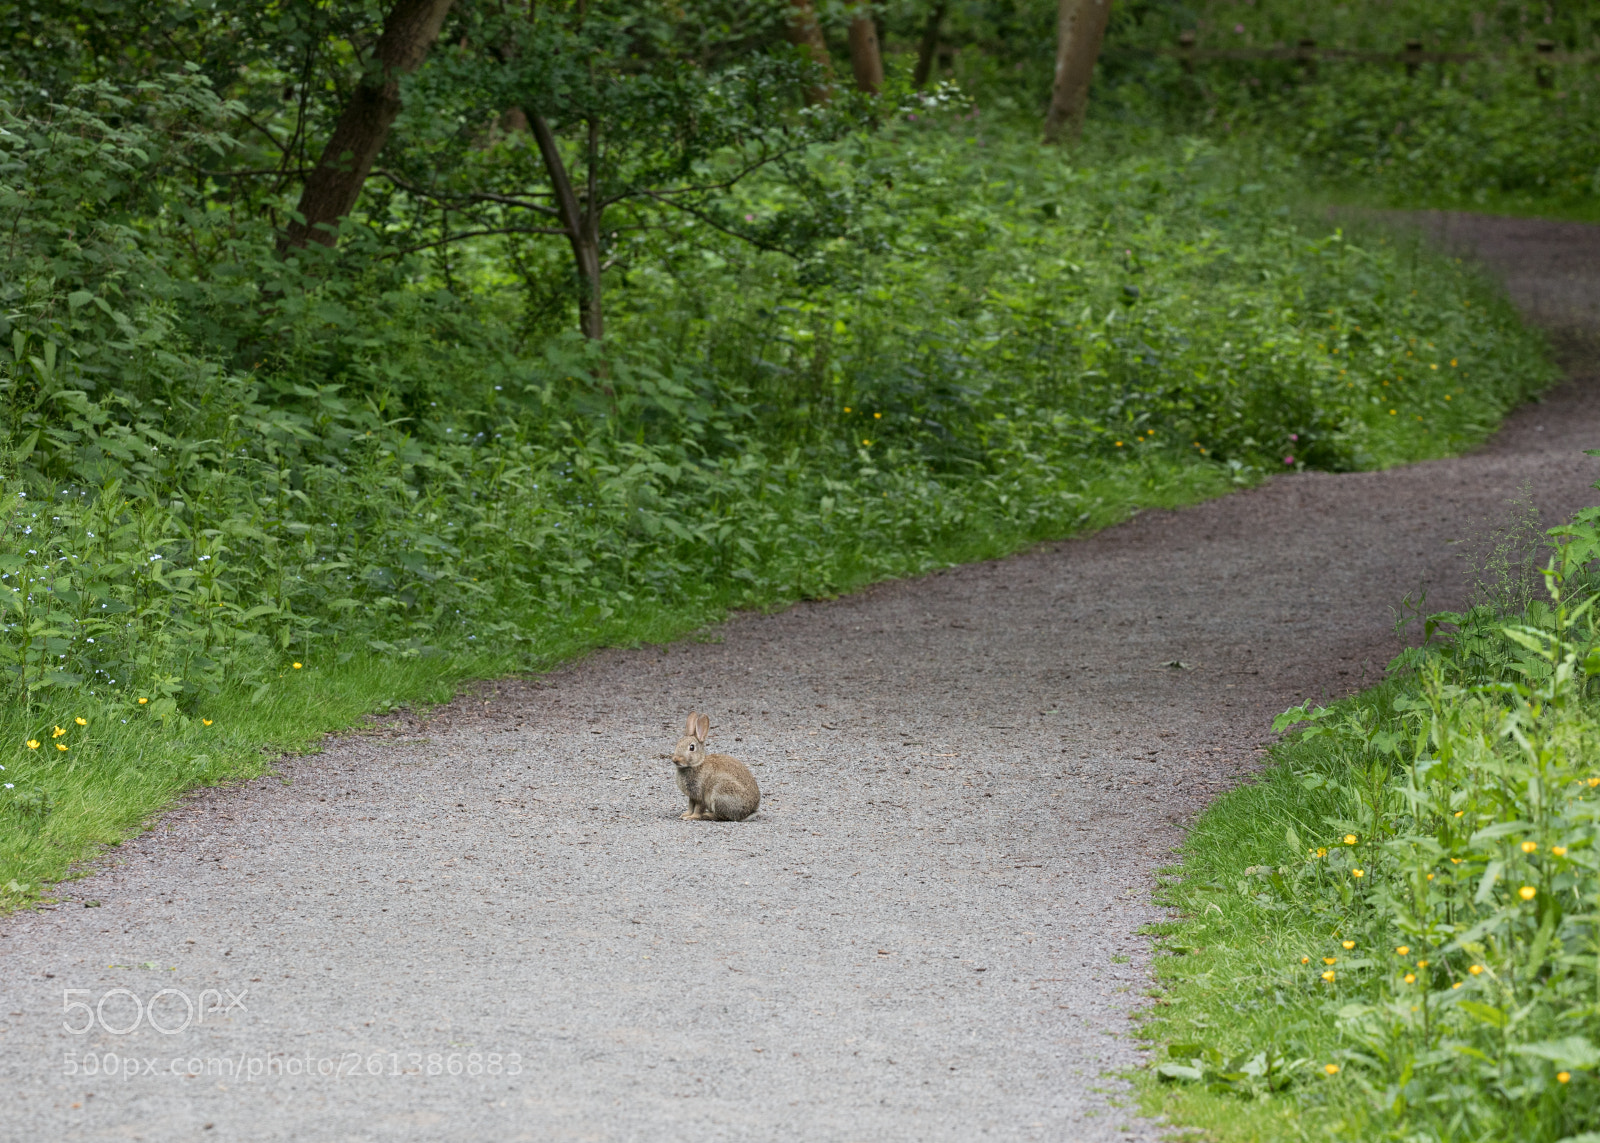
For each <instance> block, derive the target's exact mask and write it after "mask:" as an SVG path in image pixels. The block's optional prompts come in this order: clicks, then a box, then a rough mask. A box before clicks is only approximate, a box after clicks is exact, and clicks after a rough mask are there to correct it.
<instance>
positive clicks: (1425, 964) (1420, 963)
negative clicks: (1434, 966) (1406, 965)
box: [1417, 960, 1428, 968]
mask: <svg viewBox="0 0 1600 1143" xmlns="http://www.w3.org/2000/svg"><path fill="white" fill-rule="evenodd" d="M1417 967H1418V968H1427V967H1428V962H1427V961H1425V960H1419V961H1418V962H1417Z"/></svg>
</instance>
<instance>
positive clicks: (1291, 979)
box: [1134, 509, 1600, 1143]
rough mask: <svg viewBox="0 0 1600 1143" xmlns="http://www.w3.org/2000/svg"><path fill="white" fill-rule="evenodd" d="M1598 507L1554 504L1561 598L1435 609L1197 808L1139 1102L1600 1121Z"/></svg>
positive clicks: (1303, 1116)
mask: <svg viewBox="0 0 1600 1143" xmlns="http://www.w3.org/2000/svg"><path fill="white" fill-rule="evenodd" d="M1597 522H1600V510H1594V509H1590V510H1586V511H1584V512H1582V513H1579V515H1578V517H1577V518H1576V519H1575V521H1574V522H1573V523H1571V524H1569V525H1566V526H1564V527H1562V528H1558V529H1555V530H1554V531H1553V533H1552V536H1553V537H1554V539H1555V544H1554V545H1553V546H1554V552H1553V553H1552V555H1551V561H1550V564H1549V565H1548V568H1547V570H1546V572H1545V577H1546V580H1547V582H1548V585H1549V588H1550V592H1549V599H1548V601H1543V600H1537V599H1531V598H1529V596H1530V595H1531V593H1530V592H1527V591H1522V590H1520V589H1519V590H1518V591H1515V592H1511V593H1506V595H1505V596H1504V597H1503V598H1502V599H1501V600H1500V601H1499V602H1494V601H1492V600H1486V601H1484V602H1482V603H1480V604H1479V605H1478V606H1476V607H1474V608H1473V609H1472V610H1470V611H1468V612H1465V613H1441V614H1439V615H1436V616H1433V617H1430V619H1429V629H1430V630H1431V631H1433V632H1434V633H1435V634H1436V635H1438V633H1439V632H1443V633H1444V634H1443V635H1442V636H1440V637H1437V638H1435V639H1434V640H1432V641H1430V642H1429V643H1428V644H1426V645H1425V646H1423V647H1420V648H1416V649H1413V650H1411V651H1408V652H1406V653H1405V654H1403V655H1402V656H1401V657H1400V659H1399V660H1397V663H1396V664H1394V665H1393V666H1394V667H1396V668H1398V669H1397V670H1396V672H1395V674H1394V675H1393V676H1392V677H1391V678H1390V679H1389V680H1388V681H1386V682H1385V683H1383V684H1382V685H1380V686H1378V687H1376V688H1373V689H1372V690H1369V691H1367V692H1365V693H1363V694H1360V695H1357V696H1354V697H1352V698H1350V699H1348V700H1346V701H1344V702H1342V703H1338V704H1335V705H1334V706H1332V707H1330V708H1317V709H1314V710H1313V709H1311V708H1310V707H1309V705H1308V706H1307V707H1302V708H1297V709H1295V710H1293V711H1290V712H1286V713H1285V715H1283V716H1281V717H1280V718H1279V719H1278V720H1277V721H1276V723H1275V724H1274V725H1275V729H1284V728H1286V727H1288V726H1290V725H1295V724H1298V725H1300V726H1302V727H1303V729H1302V730H1301V731H1300V732H1299V733H1297V734H1295V735H1293V736H1292V737H1290V738H1288V739H1287V740H1285V741H1282V742H1280V743H1279V744H1278V745H1276V746H1275V747H1274V748H1273V750H1272V754H1271V761H1270V765H1269V766H1268V767H1267V769H1266V770H1265V772H1264V773H1263V774H1262V775H1261V776H1260V778H1259V779H1258V780H1257V781H1256V782H1254V783H1252V784H1250V785H1248V786H1245V787H1241V788H1240V789H1237V790H1234V791H1233V792H1231V793H1229V794H1227V795H1225V796H1224V797H1223V798H1221V799H1219V800H1218V801H1217V802H1216V803H1215V804H1214V805H1213V806H1212V807H1211V808H1210V809H1209V810H1207V812H1206V813H1205V814H1204V815H1203V816H1202V817H1201V819H1200V820H1199V822H1197V823H1196V825H1195V827H1194V829H1193V830H1192V832H1191V834H1190V836H1189V838H1188V840H1187V842H1186V844H1185V846H1184V850H1183V861H1182V864H1181V865H1180V866H1179V867H1177V868H1176V869H1173V870H1170V871H1168V872H1169V874H1170V880H1167V881H1165V882H1164V884H1163V886H1162V888H1161V890H1160V896H1159V900H1161V901H1162V903H1164V904H1166V905H1168V906H1171V907H1173V908H1176V909H1177V910H1179V911H1180V912H1181V914H1182V918H1181V919H1180V920H1178V921H1177V922H1175V923H1171V924H1167V925H1162V926H1159V927H1158V928H1157V930H1156V935H1157V936H1158V938H1159V947H1160V948H1161V950H1162V951H1163V953H1164V954H1165V955H1162V956H1159V957H1158V958H1157V960H1156V969H1155V975H1156V978H1157V982H1158V989H1157V991H1156V992H1155V994H1154V996H1153V1000H1154V1003H1153V1004H1152V1006H1151V1007H1150V1008H1149V1009H1147V1010H1146V1011H1145V1013H1144V1020H1143V1025H1142V1033H1143V1035H1144V1036H1146V1037H1147V1038H1148V1039H1149V1040H1150V1041H1151V1042H1152V1043H1153V1045H1154V1046H1155V1047H1156V1048H1157V1057H1156V1059H1155V1061H1154V1062H1153V1064H1152V1067H1151V1068H1150V1069H1149V1070H1146V1071H1143V1072H1140V1073H1137V1074H1136V1075H1135V1076H1134V1081H1135V1083H1136V1085H1137V1087H1138V1091H1139V1096H1140V1101H1141V1106H1142V1108H1143V1109H1144V1110H1145V1111H1146V1112H1147V1113H1149V1114H1158V1115H1162V1116H1165V1117H1166V1119H1167V1120H1168V1121H1169V1122H1171V1123H1175V1124H1181V1125H1184V1126H1186V1127H1196V1128H1200V1129H1203V1130H1204V1131H1206V1132H1207V1133H1208V1134H1209V1135H1210V1137H1212V1138H1214V1139H1218V1140H1224V1141H1228V1143H1233V1141H1243V1140H1258V1139H1259V1140H1267V1139H1295V1140H1329V1141H1330V1143H1331V1141H1333V1140H1348V1139H1370V1140H1395V1141H1400V1140H1405V1141H1407V1143H1413V1141H1415V1143H1446V1141H1450V1143H1454V1141H1458V1140H1459V1141H1467V1140H1473V1141H1476V1140H1491V1139H1494V1140H1498V1139H1519V1140H1529V1141H1530V1143H1579V1141H1583V1143H1588V1141H1590V1140H1592V1139H1594V1138H1595V1137H1596V1136H1595V1135H1594V1134H1592V1132H1593V1131H1594V1130H1595V1128H1596V1126H1597V1124H1600V1080H1597V1076H1596V1073H1597V1072H1600V1002H1597V999H1596V998H1597V995H1600V991H1597V990H1600V960H1597V954H1600V939H1597V930H1596V927H1595V922H1596V912H1595V905H1596V901H1597V899H1600V852H1597V847H1600V801H1597V799H1600V768H1597V767H1596V765H1595V761H1594V759H1595V753H1594V743H1595V742H1596V741H1597V740H1600V681H1597V680H1600V623H1597V619H1596V615H1595V609H1596V606H1597V605H1600V595H1597V594H1596V592H1595V589H1594V582H1593V578H1592V575H1593V573H1592V571H1591V570H1590V569H1592V567H1593V564H1594V562H1595V560H1596V557H1597V556H1600V528H1597ZM1492 568H1493V565H1491V570H1492ZM1533 578H1534V579H1535V580H1537V578H1538V577H1537V574H1536V575H1535V576H1534V577H1533ZM1511 581H1512V582H1514V581H1515V577H1511ZM1517 596H1520V599H1519V598H1515V597H1517ZM1508 598H1510V599H1511V603H1512V604H1514V605H1508V603H1507V599H1508Z"/></svg>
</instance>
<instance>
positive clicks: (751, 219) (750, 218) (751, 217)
mask: <svg viewBox="0 0 1600 1143" xmlns="http://www.w3.org/2000/svg"><path fill="white" fill-rule="evenodd" d="M744 220H745V221H746V222H754V221H755V220H756V216H755V215H753V214H747V215H745V216H744ZM1290 439H1291V440H1292V439H1293V438H1292V437H1291V438H1290Z"/></svg>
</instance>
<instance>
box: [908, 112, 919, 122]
mask: <svg viewBox="0 0 1600 1143" xmlns="http://www.w3.org/2000/svg"><path fill="white" fill-rule="evenodd" d="M906 118H907V119H909V120H911V121H912V122H913V123H915V122H916V121H917V113H916V112H915V111H913V112H911V114H909V115H907V116H906Z"/></svg>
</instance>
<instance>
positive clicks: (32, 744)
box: [28, 738, 39, 750]
mask: <svg viewBox="0 0 1600 1143" xmlns="http://www.w3.org/2000/svg"><path fill="white" fill-rule="evenodd" d="M28 749H29V750H37V749H39V740H38V739H37V738H30V739H28Z"/></svg>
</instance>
